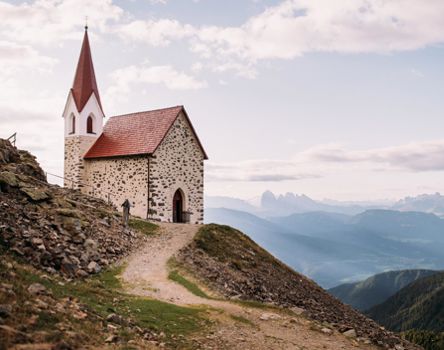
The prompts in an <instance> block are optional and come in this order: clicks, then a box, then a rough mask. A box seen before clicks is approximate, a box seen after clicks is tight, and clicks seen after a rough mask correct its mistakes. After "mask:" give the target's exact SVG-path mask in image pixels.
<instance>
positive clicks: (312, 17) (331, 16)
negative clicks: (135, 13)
mask: <svg viewBox="0 0 444 350" xmlns="http://www.w3.org/2000/svg"><path fill="white" fill-rule="evenodd" d="M442 13H444V2H442V1H441V0H430V1H428V2H427V4H426V5H425V4H424V1H422V0H375V1H368V0H355V1H343V0H329V1H328V2H327V1H324V0H285V1H282V2H281V3H280V4H278V5H276V6H272V7H269V8H267V9H266V10H265V11H263V12H262V13H260V14H258V15H256V16H253V17H251V18H249V19H247V20H246V21H245V23H243V24H242V25H240V26H231V27H221V26H200V27H198V26H193V25H190V24H183V23H180V22H178V21H177V20H169V19H158V20H153V19H150V20H147V21H142V20H137V21H133V22H130V23H128V24H126V25H122V26H120V28H119V29H118V31H119V34H120V35H121V36H122V37H125V38H127V39H129V40H135V41H138V42H144V43H146V44H150V45H156V46H158V45H168V44H169V43H170V42H171V41H173V40H182V39H184V38H188V39H189V42H190V49H191V50H192V51H193V52H195V53H197V54H198V55H200V56H201V58H204V59H208V60H211V61H212V62H216V63H219V66H220V68H219V71H221V72H224V71H226V70H227V69H228V68H230V69H232V70H237V71H240V72H245V70H246V68H249V69H248V70H247V72H250V73H247V74H244V76H247V77H251V76H252V75H251V71H252V69H251V67H248V65H249V64H250V65H251V63H255V62H258V61H260V60H266V59H293V58H295V57H297V56H300V55H303V54H306V53H310V52H340V53H389V52H396V51H405V50H414V49H418V48H423V47H426V46H430V45H435V44H439V43H442V42H444V22H443V21H442ZM224 67H225V68H224Z"/></svg>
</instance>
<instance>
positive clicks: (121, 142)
mask: <svg viewBox="0 0 444 350" xmlns="http://www.w3.org/2000/svg"><path fill="white" fill-rule="evenodd" d="M182 111H183V113H184V115H185V117H186V118H187V121H188V123H189V124H190V127H191V129H192V131H193V133H194V135H195V137H196V140H197V142H198V144H199V147H200V148H201V150H202V153H203V154H204V157H205V159H208V158H207V155H206V153H205V150H204V149H203V147H202V144H201V143H200V141H199V139H198V137H197V134H196V132H195V131H194V128H193V126H192V125H191V122H190V120H189V118H188V115H187V113H186V111H185V109H184V108H183V106H177V107H170V108H164V109H157V110H154V111H147V112H139V113H133V114H125V115H120V116H115V117H112V118H110V119H109V120H108V122H107V123H106V125H105V127H104V129H103V133H102V135H100V137H99V138H98V139H97V141H96V142H95V143H94V145H92V147H91V148H90V149H89V151H88V152H87V153H86V154H85V156H84V158H86V159H88V158H89V159H91V158H104V157H118V156H130V155H138V154H153V153H154V152H155V151H156V149H157V147H158V146H159V145H160V143H161V142H162V141H163V139H164V138H165V136H166V134H167V133H168V130H170V128H171V126H172V125H173V123H174V122H175V120H176V119H177V117H178V116H179V115H180V112H182Z"/></svg>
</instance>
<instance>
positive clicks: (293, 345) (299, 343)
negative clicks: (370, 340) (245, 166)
mask: <svg viewBox="0 0 444 350" xmlns="http://www.w3.org/2000/svg"><path fill="white" fill-rule="evenodd" d="M159 226H160V230H159V233H158V234H156V235H153V236H151V237H149V239H148V242H147V243H146V244H145V245H144V246H143V247H141V248H140V249H139V250H138V251H137V252H135V253H133V254H132V255H131V256H129V257H128V258H127V261H126V263H127V267H126V269H125V271H124V272H123V274H122V279H123V282H124V285H125V286H126V289H127V291H128V292H129V293H131V294H134V295H138V296H145V297H150V298H155V299H158V300H162V301H167V302H171V303H174V304H176V305H182V306H209V307H212V308H215V309H218V310H223V312H222V313H221V312H220V311H208V317H210V318H212V319H213V320H216V321H217V322H216V325H215V326H214V329H213V330H212V332H211V334H200V335H199V334H198V335H196V336H195V337H194V338H193V339H194V341H195V344H196V348H200V349H255V350H266V349H267V350H268V349H298V350H302V349H310V350H311V349H331V350H337V349H343V350H352V349H353V350H356V349H375V348H374V347H372V346H368V345H362V344H360V343H358V342H356V341H354V340H351V339H347V338H345V337H344V336H343V335H340V334H338V333H336V332H333V331H331V333H330V331H324V332H323V331H321V328H319V329H316V326H315V324H314V323H313V322H311V321H309V320H306V319H305V318H303V317H300V316H297V315H291V314H289V313H288V312H286V313H284V312H280V311H275V310H272V311H270V310H263V309H258V308H251V307H246V306H243V305H240V304H236V303H232V302H230V301H223V300H210V299H205V298H201V297H198V296H195V295H194V294H192V293H191V292H189V291H188V290H187V289H186V288H184V287H183V286H181V285H179V284H177V283H175V282H173V281H171V280H169V279H168V274H169V270H168V260H169V259H170V258H171V257H173V256H174V255H175V254H176V253H177V252H178V251H179V250H180V249H181V248H182V247H184V246H186V245H187V244H188V243H189V242H191V240H192V239H193V237H194V235H195V234H196V232H197V230H198V229H199V227H200V226H198V225H185V224H167V223H162V224H159ZM235 318H237V320H235ZM239 319H244V320H248V321H247V322H249V323H245V322H240V321H239Z"/></svg>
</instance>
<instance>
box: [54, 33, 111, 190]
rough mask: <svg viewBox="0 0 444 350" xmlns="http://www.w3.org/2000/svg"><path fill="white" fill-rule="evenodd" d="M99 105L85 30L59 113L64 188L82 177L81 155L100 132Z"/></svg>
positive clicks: (73, 184) (75, 186) (101, 112)
mask: <svg viewBox="0 0 444 350" xmlns="http://www.w3.org/2000/svg"><path fill="white" fill-rule="evenodd" d="M104 117H105V115H104V114H103V109H102V104H101V102H100V95H99V89H98V87H97V81H96V75H95V73H94V66H93V62H92V57H91V48H90V46H89V38H88V27H87V26H85V34H84V36H83V44H82V50H81V51H80V57H79V62H78V64H77V69H76V74H75V76H74V82H73V84H72V88H71V89H70V90H69V94H68V99H67V101H66V104H65V109H64V111H63V118H64V120H65V172H64V173H65V184H66V185H67V186H72V187H74V188H77V187H78V186H79V185H78V184H79V183H81V182H82V179H83V176H84V171H85V167H84V162H83V155H84V154H85V153H86V152H87V151H88V150H89V148H90V147H91V146H92V145H93V144H94V142H95V141H96V140H97V138H98V137H99V136H100V135H101V134H102V131H103V119H104Z"/></svg>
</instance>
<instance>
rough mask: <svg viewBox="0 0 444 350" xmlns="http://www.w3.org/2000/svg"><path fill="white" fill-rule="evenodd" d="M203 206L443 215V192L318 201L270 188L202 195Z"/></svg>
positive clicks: (264, 212)
mask: <svg viewBox="0 0 444 350" xmlns="http://www.w3.org/2000/svg"><path fill="white" fill-rule="evenodd" d="M205 206H206V207H207V208H227V209H234V210H241V211H246V212H248V213H251V214H255V215H258V216H261V217H269V216H285V215H290V214H294V213H306V212H312V211H323V212H333V213H341V214H347V215H355V214H359V213H362V212H364V211H366V210H370V209H390V210H399V211H418V212H426V213H433V214H436V215H437V216H444V196H443V195H441V194H440V193H434V194H422V195H419V196H416V197H405V198H403V199H400V200H398V201H390V200H384V201H366V202H341V201H333V200H322V201H319V200H314V199H312V198H310V197H308V196H306V195H304V194H295V193H291V192H288V193H286V194H281V195H275V194H274V193H272V192H271V191H265V192H264V193H263V194H262V195H261V196H260V198H259V200H254V201H251V200H250V201H247V200H243V199H238V198H232V197H226V196H214V197H213V196H207V197H205Z"/></svg>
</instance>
